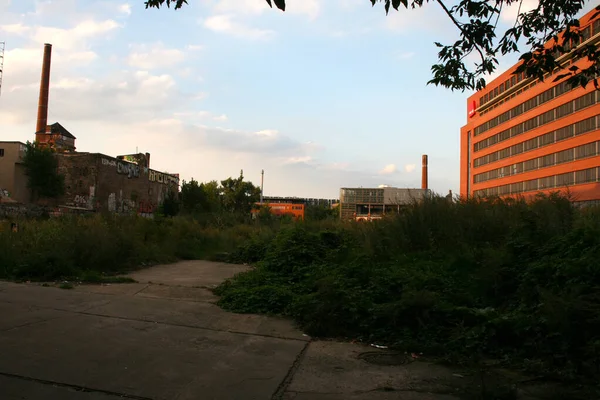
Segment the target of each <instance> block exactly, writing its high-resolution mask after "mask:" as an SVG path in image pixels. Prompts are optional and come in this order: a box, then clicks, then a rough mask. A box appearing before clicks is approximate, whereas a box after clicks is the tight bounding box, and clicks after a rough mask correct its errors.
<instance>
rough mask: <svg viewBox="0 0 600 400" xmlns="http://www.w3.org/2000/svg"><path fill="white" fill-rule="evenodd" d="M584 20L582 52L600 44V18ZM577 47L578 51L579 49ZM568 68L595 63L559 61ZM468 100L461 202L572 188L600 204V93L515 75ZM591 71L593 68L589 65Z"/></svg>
mask: <svg viewBox="0 0 600 400" xmlns="http://www.w3.org/2000/svg"><path fill="white" fill-rule="evenodd" d="M594 13H595V11H592V12H590V13H588V14H587V15H585V16H584V17H583V18H581V19H580V29H581V30H582V34H583V39H582V41H581V42H580V44H579V45H580V46H581V45H588V44H594V45H596V46H598V43H599V42H600V17H597V18H595V19H593V20H592V19H591V18H592V16H593V15H594ZM570 46H571V48H575V47H577V45H576V44H575V43H571V44H570ZM558 61H559V62H562V65H563V66H565V67H566V68H568V67H569V66H571V65H573V64H574V65H577V66H579V67H586V63H589V61H587V60H584V59H580V60H576V59H573V55H572V53H568V54H565V55H562V56H561V57H560V58H559V59H558ZM518 65H519V64H517V65H515V66H514V67H512V68H510V69H509V70H508V71H506V72H505V73H503V74H502V75H500V76H499V77H498V78H496V79H494V80H493V81H492V82H491V83H489V84H488V85H487V87H486V88H485V89H483V90H481V91H479V92H477V93H476V94H474V95H472V96H470V97H469V99H468V100H467V119H468V123H467V125H465V126H464V127H463V128H462V129H461V149H460V151H461V157H460V163H461V166H460V174H461V176H460V193H461V196H464V197H466V196H520V195H523V196H526V197H527V196H529V195H534V194H536V193H538V192H545V193H548V192H552V191H562V190H565V189H568V191H569V192H570V194H571V195H572V196H573V200H574V201H575V202H581V203H582V204H586V203H596V202H598V203H600V91H597V90H595V87H594V85H593V83H591V82H590V83H589V84H588V85H587V87H586V88H582V87H576V88H572V87H571V86H570V85H568V84H567V83H566V82H565V79H563V80H561V81H558V82H553V80H554V78H555V76H557V75H558V74H561V73H565V71H558V72H557V73H556V74H555V75H553V76H548V77H546V78H545V79H544V81H543V82H542V81H539V80H537V79H535V78H525V77H524V75H523V74H522V73H521V74H513V73H514V71H515V69H516V68H517V66H518ZM588 65H589V64H588Z"/></svg>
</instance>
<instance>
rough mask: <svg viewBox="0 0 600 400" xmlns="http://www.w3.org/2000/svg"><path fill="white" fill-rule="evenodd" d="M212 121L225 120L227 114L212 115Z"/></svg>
mask: <svg viewBox="0 0 600 400" xmlns="http://www.w3.org/2000/svg"><path fill="white" fill-rule="evenodd" d="M213 120H214V121H227V115H225V114H221V115H217V116H215V117H213Z"/></svg>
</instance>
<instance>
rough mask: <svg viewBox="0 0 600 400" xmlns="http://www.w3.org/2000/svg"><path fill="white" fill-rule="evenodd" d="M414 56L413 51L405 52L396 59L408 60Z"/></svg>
mask: <svg viewBox="0 0 600 400" xmlns="http://www.w3.org/2000/svg"><path fill="white" fill-rule="evenodd" d="M414 56H415V52H414V51H407V52H404V53H400V54H398V59H399V60H410V59H411V58H413V57H414Z"/></svg>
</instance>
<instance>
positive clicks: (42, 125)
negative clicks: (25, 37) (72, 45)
mask: <svg viewBox="0 0 600 400" xmlns="http://www.w3.org/2000/svg"><path fill="white" fill-rule="evenodd" d="M51 55H52V45H51V44H49V43H46V44H44V61H43V62H42V79H41V81H40V99H39V102H38V114H37V125H36V127H35V133H36V135H37V134H44V133H46V126H47V125H48V95H49V91H50V58H51Z"/></svg>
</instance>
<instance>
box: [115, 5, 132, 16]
mask: <svg viewBox="0 0 600 400" xmlns="http://www.w3.org/2000/svg"><path fill="white" fill-rule="evenodd" d="M118 10H119V12H120V13H122V14H126V15H131V5H130V4H127V3H125V4H121V5H120V6H119V8H118Z"/></svg>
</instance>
